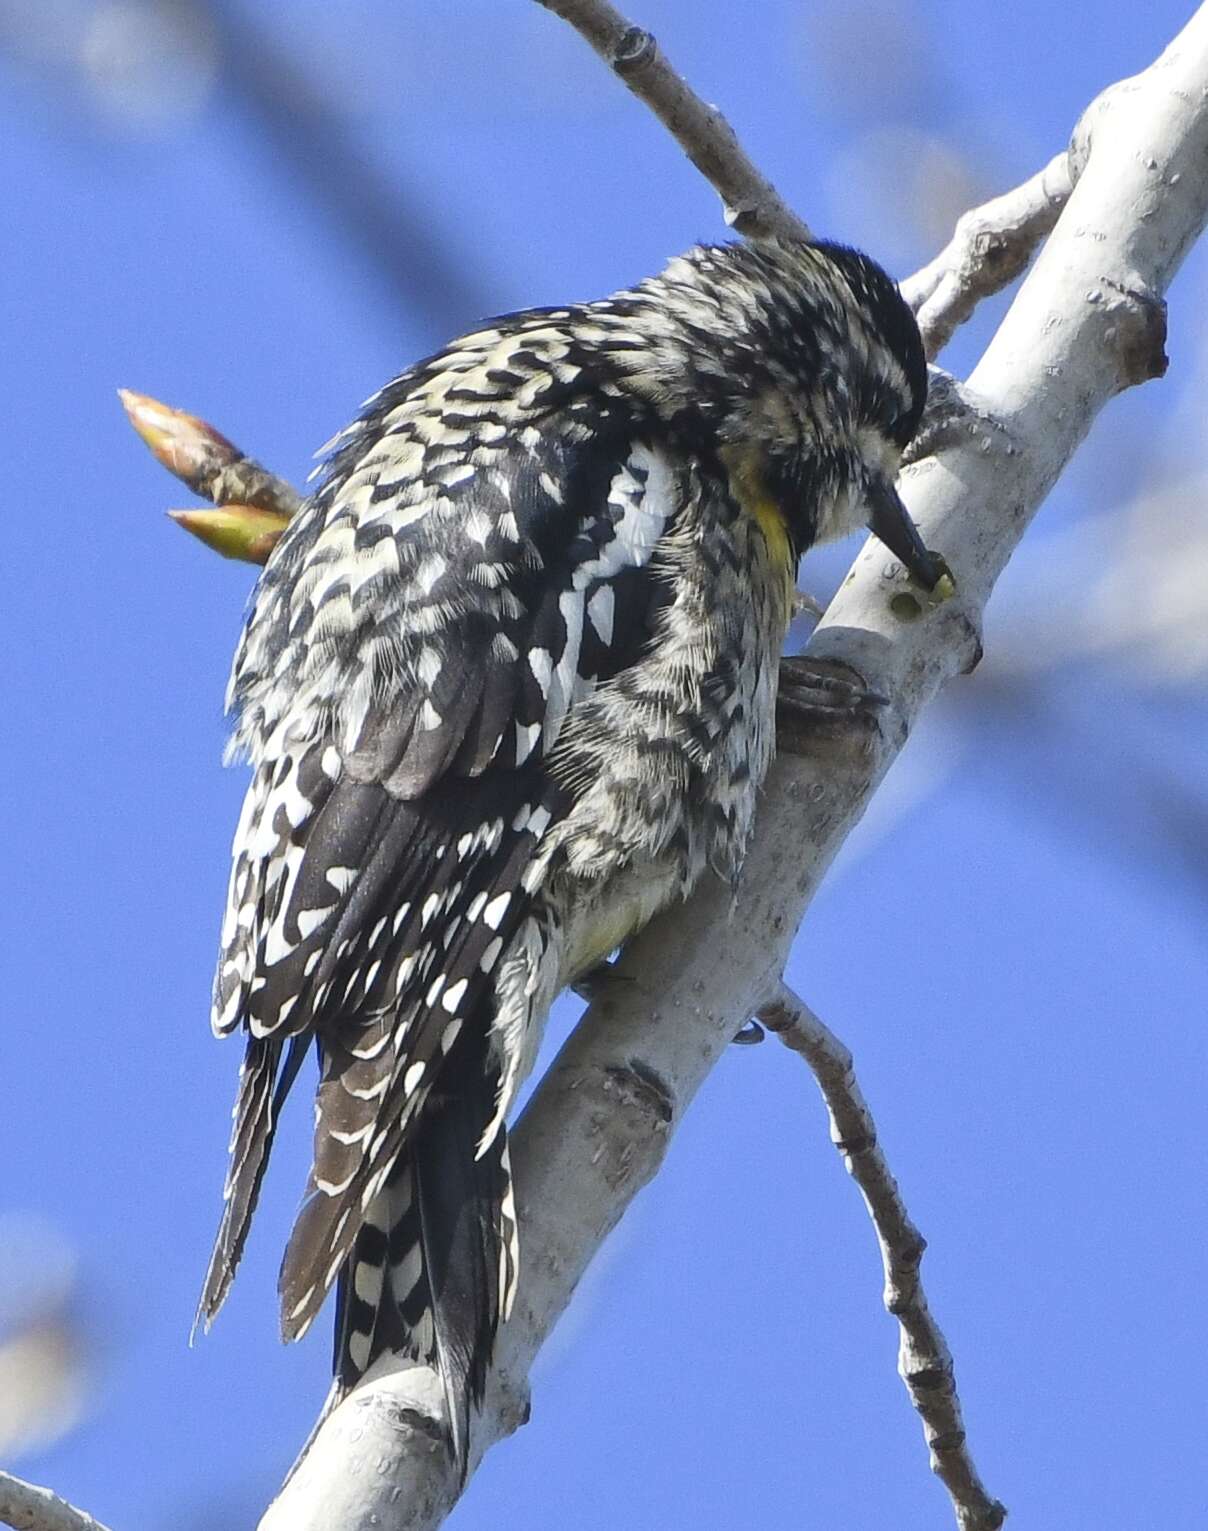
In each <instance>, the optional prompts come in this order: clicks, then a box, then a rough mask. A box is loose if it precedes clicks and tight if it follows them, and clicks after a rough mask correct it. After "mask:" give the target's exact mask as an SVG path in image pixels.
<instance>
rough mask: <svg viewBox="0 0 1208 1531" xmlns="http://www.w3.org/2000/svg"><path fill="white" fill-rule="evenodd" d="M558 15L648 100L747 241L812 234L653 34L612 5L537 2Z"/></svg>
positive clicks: (604, 0)
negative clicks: (673, 66)
mask: <svg viewBox="0 0 1208 1531" xmlns="http://www.w3.org/2000/svg"><path fill="white" fill-rule="evenodd" d="M538 4H540V5H543V6H544V7H545V9H546V10H547V11H553V13H554V14H555V15H556V16H561V17H562V19H563V21H567V22H569V23H570V25H571V26H572V27H574V29H575V31H576V32H578V33H579V35H580V36H581V37H584V38H585V39H586V40H587V41H588V42H589V43H590V44H591V46H592V47H593V48H594V49H595V50H596V52H597V53H598V54H599V55H600V57H601V58H602V59H603V60H604V62H605V63H606V64H607V65H608V67H609V68H610V69H611V70H612V71H613V73H614V74H616V75H617V77H618V78H619V79H620V80H622V81H623V82H624V83H625V84H626V85H627V86H628V87H629V89H630V90H631V91H632V92H633V93H634V95H635V96H637V98H638V100H639V101H644V102H645V104H646V105H647V106H648V107H649V108H650V110H651V111H652V112H653V113H654V115H655V116H656V117H657V118H658V119H659V121H660V122H661V123H662V124H663V126H664V127H665V128H666V129H667V130H668V132H669V133H670V134H671V135H672V137H673V138H674V139H675V140H676V142H677V143H678V144H679V146H680V147H681V148H682V149H683V151H684V153H685V154H686V155H687V156H688V158H689V159H690V160H691V161H692V163H693V164H694V165H695V166H696V168H697V169H698V170H699V171H700V173H701V175H703V176H704V178H705V180H706V181H708V182H709V184H710V185H711V186H712V187H713V189H714V190H715V191H716V192H717V194H718V196H719V197H720V198H721V200H722V206H723V207H724V209H725V218H726V222H727V223H728V224H729V226H730V227H731V228H732V229H734V230H735V231H736V232H737V233H739V234H742V235H744V236H745V237H746V238H748V239H767V238H772V237H775V236H778V235H779V236H785V237H788V238H794V239H808V238H809V237H810V231H809V229H808V228H807V226H806V225H805V224H804V223H803V222H802V221H801V219H800V218H798V217H797V215H796V213H794V212H793V211H792V209H791V208H790V207H789V206H788V205H787V204H786V203H785V202H784V201H783V200H782V199H781V196H780V194H779V192H778V191H777V190H776V188H775V187H774V186H773V185H772V183H771V181H769V180H768V179H767V177H766V176H763V175H761V174H760V173H759V171H758V170H757V169H756V168H755V166H754V164H753V163H752V162H751V160H750V159H748V157H747V155H746V153H745V152H744V151H743V149H742V147H741V145H740V144H739V142H738V138H737V136H736V134H735V132H734V129H733V128H732V127H731V126H730V124H729V123H728V122H727V121H726V119H725V117H723V116H722V114H721V112H719V111H718V109H717V108H716V107H715V106H710V105H709V104H708V102H706V101H702V100H701V98H700V97H699V96H698V95H697V94H696V92H695V91H694V90H693V89H692V87H691V86H690V85H689V84H688V82H687V81H686V80H685V79H684V78H683V76H682V75H679V74H677V73H676V71H675V70H674V69H673V68H672V67H671V65H670V64H669V63H668V62H667V59H666V57H665V56H664V54H663V52H662V50H661V49H660V48H659V45H658V43H657V42H656V41H655V40H654V37H653V35H652V34H651V33H650V32H647V31H645V30H644V29H643V28H642V27H635V26H634V25H633V24H632V23H631V22H629V21H627V20H626V19H625V17H624V16H622V15H621V13H620V11H618V10H617V9H616V7H615V6H613V5H609V4H608V0H538Z"/></svg>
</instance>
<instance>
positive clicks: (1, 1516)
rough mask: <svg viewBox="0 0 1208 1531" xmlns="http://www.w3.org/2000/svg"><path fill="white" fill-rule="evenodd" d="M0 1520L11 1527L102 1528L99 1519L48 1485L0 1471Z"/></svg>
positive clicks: (52, 1530)
mask: <svg viewBox="0 0 1208 1531" xmlns="http://www.w3.org/2000/svg"><path fill="white" fill-rule="evenodd" d="M0 1524H3V1525H6V1526H12V1527H13V1528H14V1531H106V1528H105V1527H104V1526H103V1525H101V1523H100V1521H99V1520H93V1518H92V1516H91V1515H86V1514H85V1513H84V1511H83V1510H77V1509H76V1507H75V1506H74V1505H72V1504H68V1503H67V1501H66V1499H60V1498H59V1496H58V1494H52V1493H51V1491H50V1489H48V1488H39V1487H38V1485H37V1484H36V1483H26V1481H25V1480H24V1478H14V1477H13V1476H12V1474H11V1473H6V1472H0Z"/></svg>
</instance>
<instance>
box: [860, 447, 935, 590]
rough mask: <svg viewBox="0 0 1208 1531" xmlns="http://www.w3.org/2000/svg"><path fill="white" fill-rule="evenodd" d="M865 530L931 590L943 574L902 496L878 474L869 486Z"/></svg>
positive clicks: (866, 499)
mask: <svg viewBox="0 0 1208 1531" xmlns="http://www.w3.org/2000/svg"><path fill="white" fill-rule="evenodd" d="M865 503H866V504H867V506H868V529H869V531H870V532H872V534H873V535H874V536H875V537H879V538H880V539H881V541H882V542H883V543H884V544H885V546H886V547H887V548H888V549H889V551H890V552H891V553H892V554H893V555H894V557H895V558H900V559H901V561H902V562H903V563H904V564H905V565H906V567H907V569H909V570H910V572H911V574H913V575H914V577H915V579H917V580H918V581H919V583H920V584H922V585H926V587H927V589H928V590H934V589H935V587H936V583H937V581H938V580H939V577H940V574H941V573H942V569H941V566H940V564H939V562H938V560H937V559H936V557H935V555H934V554H932V553H929V552H928V551H927V549H926V548H925V547H924V546H923V539H922V538H921V537H920V536H919V534H918V529H917V528H916V526H915V524H914V522H913V521H912V520H911V519H910V514H909V512H908V511H907V509H906V507H905V505H903V504H902V500H901V496H900V495H899V494H898V491H897V490H896V489H895V488H894V487H893V484H892V483H890V481H889V479H888V478H885V477H884V476H882V475H880V474H878V475H877V476H876V477H875V478H874V479H872V481H871V482H870V483H869V485H868V489H867V492H866V495H865Z"/></svg>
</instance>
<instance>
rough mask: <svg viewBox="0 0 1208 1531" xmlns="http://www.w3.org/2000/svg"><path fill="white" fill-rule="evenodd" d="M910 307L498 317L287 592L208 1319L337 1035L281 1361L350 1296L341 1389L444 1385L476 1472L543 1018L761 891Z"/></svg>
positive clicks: (791, 286) (829, 277)
mask: <svg viewBox="0 0 1208 1531" xmlns="http://www.w3.org/2000/svg"><path fill="white" fill-rule="evenodd" d="M903 314H905V310H904V308H903V307H902V305H901V302H900V299H898V298H897V297H896V294H895V293H894V292H893V289H892V288H891V286H890V285H889V284H888V282H887V279H885V278H884V276H883V274H881V273H879V272H878V271H877V270H876V268H874V267H872V266H871V263H869V262H866V261H864V258H863V257H858V256H855V255H853V254H852V253H851V252H846V251H837V250H834V249H832V248H828V247H813V246H793V247H787V246H786V247H769V248H768V249H766V250H764V251H761V252H756V251H752V250H747V249H741V248H737V247H736V248H733V249H720V250H698V251H695V252H693V253H692V254H691V255H689V256H687V257H684V258H682V259H681V260H679V261H677V262H674V263H673V264H672V266H671V267H669V268H668V271H667V273H666V274H665V276H664V277H662V278H656V279H652V280H651V281H649V282H647V283H643V284H642V285H641V286H639V287H638V288H635V289H633V290H632V291H629V292H625V293H620V294H617V295H616V296H615V297H613V298H611V299H607V300H605V301H603V302H601V303H597V304H587V305H582V306H578V307H571V308H563V309H551V310H546V311H533V312H529V313H524V314H519V315H513V316H510V317H508V318H505V319H501V320H497V321H493V322H492V323H490V324H488V325H486V326H484V327H483V328H482V329H480V330H477V331H475V332H474V333H472V334H469V335H467V336H464V337H463V338H462V339H460V340H457V341H455V342H454V343H453V344H452V345H450V346H449V347H448V348H447V349H446V350H445V351H443V352H441V353H439V354H438V355H436V356H433V357H431V358H429V359H427V360H426V361H423V362H420V363H418V364H417V365H416V366H415V367H413V368H412V369H410V371H408V372H406V373H404V374H403V375H402V376H401V377H400V378H398V379H396V380H395V381H394V382H393V383H390V384H388V385H387V387H386V388H384V389H382V390H381V391H380V392H379V393H378V394H375V395H374V396H373V398H372V399H371V400H370V401H369V403H368V405H367V407H366V412H365V414H364V415H363V416H362V417H361V419H359V420H358V421H356V422H355V423H354V424H353V425H351V426H350V427H348V429H347V430H345V431H343V432H341V433H340V435H339V436H337V437H336V438H334V439H333V441H332V443H331V444H330V450H331V457H330V461H329V463H328V465H327V471H326V476H325V478H324V481H323V483H322V484H321V486H320V487H319V489H318V490H317V492H316V493H315V494H314V496H313V497H312V498H311V499H310V500H309V501H308V502H307V503H306V505H305V506H304V507H303V509H302V510H301V512H300V513H299V514H298V516H297V517H296V518H295V520H294V521H293V522H292V523H291V524H290V526H289V527H288V529H287V530H286V532H285V534H284V535H283V537H282V538H281V541H280V543H279V544H278V546H277V548H276V550H275V551H274V553H273V556H272V558H271V559H270V561H269V564H268V566H267V567H266V569H265V571H264V574H263V576H262V579H261V582H260V584H259V586H258V588H257V591H256V595H255V599H254V602H253V607H252V613H251V617H250V619H249V622H248V624H247V628H246V630H245V633H244V636H243V640H242V643H241V645H240V649H239V652H238V654H237V657H236V662H235V669H234V673H233V676H232V681H231V687H230V691H229V697H228V700H229V702H230V705H231V706H232V707H233V709H234V710H235V711H236V713H237V726H236V731H235V739H234V748H235V750H236V752H237V753H238V752H241V753H244V754H246V755H247V756H248V757H250V759H251V762H252V765H253V778H252V782H251V785H250V787H249V790H248V797H247V801H246V803H245V806H244V812H243V815H242V817H241V819H240V824H239V829H238V831H237V834H236V839H235V846H234V856H233V865H232V873H231V882H230V894H229V901H228V910H227V916H226V920H225V922H224V925H223V936H222V955H221V957H220V961H219V967H218V973H217V977H216V980H215V992H214V1025H215V1028H216V1029H217V1030H219V1031H220V1032H229V1031H231V1030H233V1029H235V1028H236V1027H240V1026H241V1027H243V1028H244V1029H245V1031H246V1032H247V1033H248V1037H249V1042H248V1054H247V1059H246V1061H245V1065H244V1070H243V1073H242V1075H241V1083H240V1092H239V1098H238V1101H237V1103H236V1121H235V1133H234V1136H233V1138H232V1162H231V1169H230V1174H229V1176H228V1182H227V1193H226V1197H227V1200H226V1208H225V1212H224V1217H223V1223H222V1227H221V1229H220V1231H219V1237H218V1242H217V1245H216V1248H215V1252H214V1256H213V1260H212V1262H211V1267H210V1272H209V1275H208V1277H207V1281H206V1286H205V1290H204V1292H203V1297H202V1308H201V1311H202V1314H203V1315H204V1316H205V1317H206V1318H207V1319H209V1318H210V1317H212V1316H213V1314H214V1312H216V1310H217V1308H218V1306H219V1305H220V1304H221V1302H222V1299H223V1297H224V1295H225V1293H226V1290H227V1287H228V1286H229V1283H230V1280H231V1277H232V1274H233V1271H234V1267H235V1264H236V1262H237V1260H238V1258H239V1253H240V1251H241V1249H242V1245H243V1241H244V1238H245V1236H246V1232H247V1226H248V1221H249V1219H250V1217H251V1214H252V1210H253V1208H254V1205H255V1200H256V1196H257V1194H258V1190H259V1185H260V1178H261V1175H262V1173H263V1170H264V1166H265V1163H266V1160H267V1156H268V1151H269V1147H270V1145H271V1141H272V1136H273V1131H274V1128H275V1124H276V1120H277V1114H278V1111H279V1109H280V1104H281V1101H282V1099H283V1098H284V1095H285V1093H286V1091H287V1090H288V1089H289V1087H290V1085H291V1084H292V1082H293V1080H294V1077H295V1076H296V1073H297V1070H298V1068H299V1066H300V1063H301V1059H302V1055H303V1053H304V1051H305V1049H306V1048H307V1046H308V1044H309V1043H310V1042H311V1041H312V1040H313V1041H314V1042H315V1043H316V1044H317V1051H318V1054H319V1060H320V1080H319V1086H318V1093H317V1098H316V1128H315V1150H314V1166H313V1170H312V1176H311V1184H310V1188H309V1192H308V1195H307V1197H306V1200H305V1202H304V1205H303V1208H302V1211H301V1212H300V1214H299V1216H298V1219H297V1223H296V1225H295V1228H294V1231H293V1234H292V1235H291V1238H290V1243H289V1247H288V1249H287V1251H286V1256H285V1261H284V1264H283V1267H282V1277H281V1296H282V1313H283V1320H282V1322H283V1328H284V1331H285V1333H286V1335H287V1337H289V1336H294V1335H297V1334H300V1333H301V1332H303V1331H304V1330H305V1329H306V1327H307V1326H308V1324H309V1323H310V1322H311V1321H312V1320H313V1318H314V1316H315V1314H316V1312H317V1311H318V1309H319V1307H320V1305H321V1304H322V1301H323V1299H324V1296H325V1294H326V1292H327V1290H328V1289H329V1287H330V1286H331V1285H332V1283H333V1282H334V1281H336V1280H337V1278H338V1280H339V1285H340V1299H339V1317H338V1323H337V1357H336V1374H337V1389H338V1390H343V1389H346V1388H347V1387H349V1386H351V1385H352V1384H353V1383H354V1382H355V1381H356V1379H357V1378H358V1377H359V1376H360V1375H361V1374H362V1373H363V1371H364V1370H365V1369H366V1367H368V1366H369V1365H371V1364H372V1363H373V1361H374V1360H375V1359H376V1357H377V1356H379V1355H381V1354H383V1353H386V1352H390V1351H406V1352H409V1353H410V1354H412V1355H415V1356H418V1357H420V1358H423V1359H426V1360H429V1361H431V1362H432V1364H434V1365H435V1366H437V1367H438V1369H439V1370H440V1373H441V1376H442V1378H443V1379H444V1383H445V1389H446V1395H447V1399H448V1413H449V1421H448V1423H449V1429H450V1432H451V1439H452V1444H453V1449H454V1452H455V1454H456V1456H457V1459H458V1461H459V1462H460V1463H461V1464H462V1466H463V1468H464V1464H465V1461H466V1434H467V1430H468V1427H469V1417H470V1410H471V1408H472V1405H473V1403H474V1402H475V1401H476V1400H477V1399H479V1398H480V1397H481V1392H482V1387H483V1385H484V1381H485V1375H486V1367H487V1365H488V1364H489V1361H490V1356H491V1351H492V1346H493V1342H494V1337H495V1334H496V1331H497V1329H498V1325H499V1324H500V1323H501V1322H502V1321H503V1319H504V1317H505V1316H506V1314H507V1312H508V1311H509V1309H510V1306H511V1304H512V1302H513V1299H514V1296H515V1283H516V1277H517V1271H518V1269H519V1251H518V1247H517V1233H516V1209H515V1202H514V1197H513V1193H512V1187H511V1179H510V1169H509V1163H508V1152H507V1133H506V1128H505V1122H506V1119H507V1115H508V1112H509V1110H510V1108H511V1106H512V1105H513V1103H514V1100H515V1097H516V1092H517V1090H518V1089H519V1087H520V1084H521V1082H522V1081H523V1079H524V1077H525V1075H526V1074H527V1072H528V1070H529V1069H530V1067H531V1064H532V1060H533V1057H534V1055H535V1052H536V1048H537V1043H538V1040H539V1037H540V1032H541V1026H542V1023H543V1020H544V1017H545V1013H546V1011H547V1010H548V1007H549V1005H550V1003H551V1002H552V1000H553V998H554V996H555V995H556V994H557V992H558V990H559V989H560V988H561V987H562V986H563V985H564V984H566V983H567V982H568V981H569V980H570V979H571V978H572V977H574V976H575V975H576V974H577V973H578V972H580V971H582V970H583V969H584V968H585V967H587V966H590V965H592V964H594V963H596V962H598V961H599V960H601V959H602V958H603V957H605V956H607V955H608V953H609V952H610V951H611V950H612V949H613V948H614V947H615V946H616V945H618V944H619V943H620V942H622V941H623V940H624V939H625V938H626V937H627V936H628V935H629V934H630V933H631V932H632V931H633V930H634V929H636V928H637V927H638V926H639V925H641V924H642V923H644V922H645V920H647V919H648V918H649V917H650V916H651V915H652V914H653V913H654V912H655V911H656V910H657V909H658V908H659V907H661V906H662V905H663V904H665V903H666V902H667V901H668V900H669V899H671V898H674V897H678V896H683V895H686V894H687V892H688V891H690V889H691V888H692V886H693V885H694V884H695V882H696V881H697V880H698V879H699V877H700V876H701V874H702V872H703V871H704V869H705V868H706V866H709V865H712V866H714V867H715V868H717V869H718V870H719V871H721V872H722V873H723V874H724V875H727V876H733V875H734V873H735V872H736V869H737V867H738V865H739V863H740V861H741V857H742V853H743V849H744V846H745V843H746V840H747V837H748V834H749V830H750V825H751V819H752V814H753V811H754V802H755V793H756V791H757V788H758V785H759V782H760V780H761V779H762V776H763V774H764V772H765V770H766V767H767V763H768V760H769V759H770V756H771V752H772V746H773V707H774V696H775V681H776V665H777V661H778V658H779V654H780V647H781V643H782V641H783V637H784V631H785V627H786V624H787V620H788V615H789V604H790V590H791V583H792V573H793V565H794V563H795V557H796V554H797V552H798V551H800V550H801V549H803V548H804V547H805V546H808V544H809V542H810V541H811V540H813V536H814V532H815V530H816V529H817V527H818V526H820V525H823V524H827V525H829V524H830V521H828V518H831V519H832V520H833V517H834V510H835V507H836V506H838V505H840V504H841V503H842V504H846V502H847V501H848V500H849V499H850V498H851V493H850V491H851V490H852V488H853V486H854V485H855V483H856V480H857V478H858V476H859V474H860V473H861V472H862V471H863V468H862V467H861V466H860V465H859V464H858V463H857V460H856V456H855V455H854V454H855V453H856V448H857V444H858V440H859V436H858V433H859V432H860V431H861V430H865V431H868V430H872V429H873V428H875V430H876V431H879V432H882V433H883V434H885V435H889V436H894V433H895V432H898V433H907V434H908V429H912V428H913V426H912V425H909V427H907V426H903V425H901V424H900V421H902V420H907V421H909V420H911V419H917V409H918V408H920V407H921V392H920V390H921V387H922V382H921V381H920V379H921V377H922V375H923V374H922V370H921V369H922V363H921V351H918V354H917V356H916V355H915V351H914V349H913V348H914V347H917V333H914V332H913V322H912V321H910V320H909V316H908V315H906V319H905V320H903V317H902V316H903ZM857 331H858V334H856V332H857ZM912 334H913V339H912ZM853 336H854V338H853ZM886 336H888V337H889V338H888V339H887V338H886ZM903 336H904V337H905V338H904V339H903ZM878 338H879V342H880V349H879V350H878V348H877V345H876V344H874V343H873V342H874V341H875V340H878ZM882 353H884V354H882ZM886 358H888V359H886ZM849 361H850V367H849V366H848V362H849ZM904 379H906V380H908V381H909V384H910V387H909V388H908V389H907V390H906V393H907V395H908V396H904V395H903V388H904V387H905V384H904V383H903V380H904ZM911 390H913V392H912V391H911ZM915 395H918V396H917V397H916V396H915ZM824 409H829V410H830V411H831V416H830V428H831V430H832V432H833V439H831V440H828V441H827V442H826V443H825V446H826V450H825V451H823V450H820V449H819V450H817V451H812V450H811V447H810V443H811V440H812V439H816V436H817V430H818V421H819V419H820V418H821V412H822V411H823V410H824ZM811 432H813V433H814V435H813V437H811ZM894 439H896V436H895V438H894ZM782 457H783V458H784V459H785V462H786V463H788V464H789V466H790V467H791V469H792V471H791V474H790V473H788V469H787V468H786V469H785V470H784V473H785V474H786V475H787V476H784V477H783V478H782V476H781V474H782V469H781V466H780V464H781V458H782ZM790 459H791V461H790ZM735 464H738V466H737V467H736V466H735ZM753 484H754V485H758V496H757V499H758V504H756V503H754V502H753V501H752V499H751V495H750V493H749V492H748V490H749V487H750V485H753ZM768 505H772V506H774V507H779V508H778V509H774V510H773V511H772V512H770V513H769V511H768ZM769 514H771V517H772V519H771V520H770V521H769V519H768V517H769ZM777 518H779V520H777ZM777 526H779V527H780V530H776V527H777Z"/></svg>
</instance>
